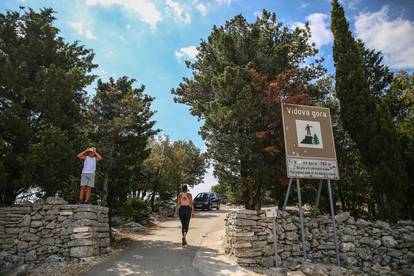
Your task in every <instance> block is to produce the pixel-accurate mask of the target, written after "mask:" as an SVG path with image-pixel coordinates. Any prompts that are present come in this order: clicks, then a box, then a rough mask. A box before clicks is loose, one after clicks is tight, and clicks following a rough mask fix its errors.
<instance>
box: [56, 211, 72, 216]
mask: <svg viewBox="0 0 414 276" xmlns="http://www.w3.org/2000/svg"><path fill="white" fill-rule="evenodd" d="M72 215H73V212H72V211H62V212H60V213H59V216H72Z"/></svg>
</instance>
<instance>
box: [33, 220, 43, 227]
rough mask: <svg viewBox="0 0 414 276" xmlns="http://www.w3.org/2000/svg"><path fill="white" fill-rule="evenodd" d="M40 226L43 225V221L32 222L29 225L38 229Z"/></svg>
mask: <svg viewBox="0 0 414 276" xmlns="http://www.w3.org/2000/svg"><path fill="white" fill-rule="evenodd" d="M42 225H43V221H39V220H33V221H32V222H31V223H30V227H32V228H38V227H40V226H42Z"/></svg>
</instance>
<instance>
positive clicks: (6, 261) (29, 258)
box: [0, 197, 110, 271]
mask: <svg viewBox="0 0 414 276" xmlns="http://www.w3.org/2000/svg"><path fill="white" fill-rule="evenodd" d="M109 243H110V238H109V224H108V208H106V207H101V206H93V205H68V204H67V202H66V201H64V200H63V199H61V198H55V197H50V198H47V199H46V201H44V200H42V199H40V200H38V201H37V202H35V203H34V204H31V203H28V204H25V206H16V207H4V208H0V271H1V270H7V269H9V268H12V267H14V266H17V265H20V264H23V263H34V264H36V263H43V262H53V261H66V260H74V259H78V260H79V259H83V258H87V257H93V256H98V255H101V254H105V253H108V252H109V251H110V248H109Z"/></svg>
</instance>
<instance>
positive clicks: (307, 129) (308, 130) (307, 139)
mask: <svg viewBox="0 0 414 276" xmlns="http://www.w3.org/2000/svg"><path fill="white" fill-rule="evenodd" d="M311 127H312V126H310V125H309V124H306V126H305V132H306V136H305V138H304V139H303V140H302V142H301V143H302V144H310V145H312V144H313V143H312V133H311Z"/></svg>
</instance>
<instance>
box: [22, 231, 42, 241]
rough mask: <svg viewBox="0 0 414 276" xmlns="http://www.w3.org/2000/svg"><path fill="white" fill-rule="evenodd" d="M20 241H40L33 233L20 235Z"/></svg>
mask: <svg viewBox="0 0 414 276" xmlns="http://www.w3.org/2000/svg"><path fill="white" fill-rule="evenodd" d="M20 239H21V240H22V241H38V240H40V237H39V236H38V235H35V234H33V233H27V232H26V233H22V234H21V235H20Z"/></svg>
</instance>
